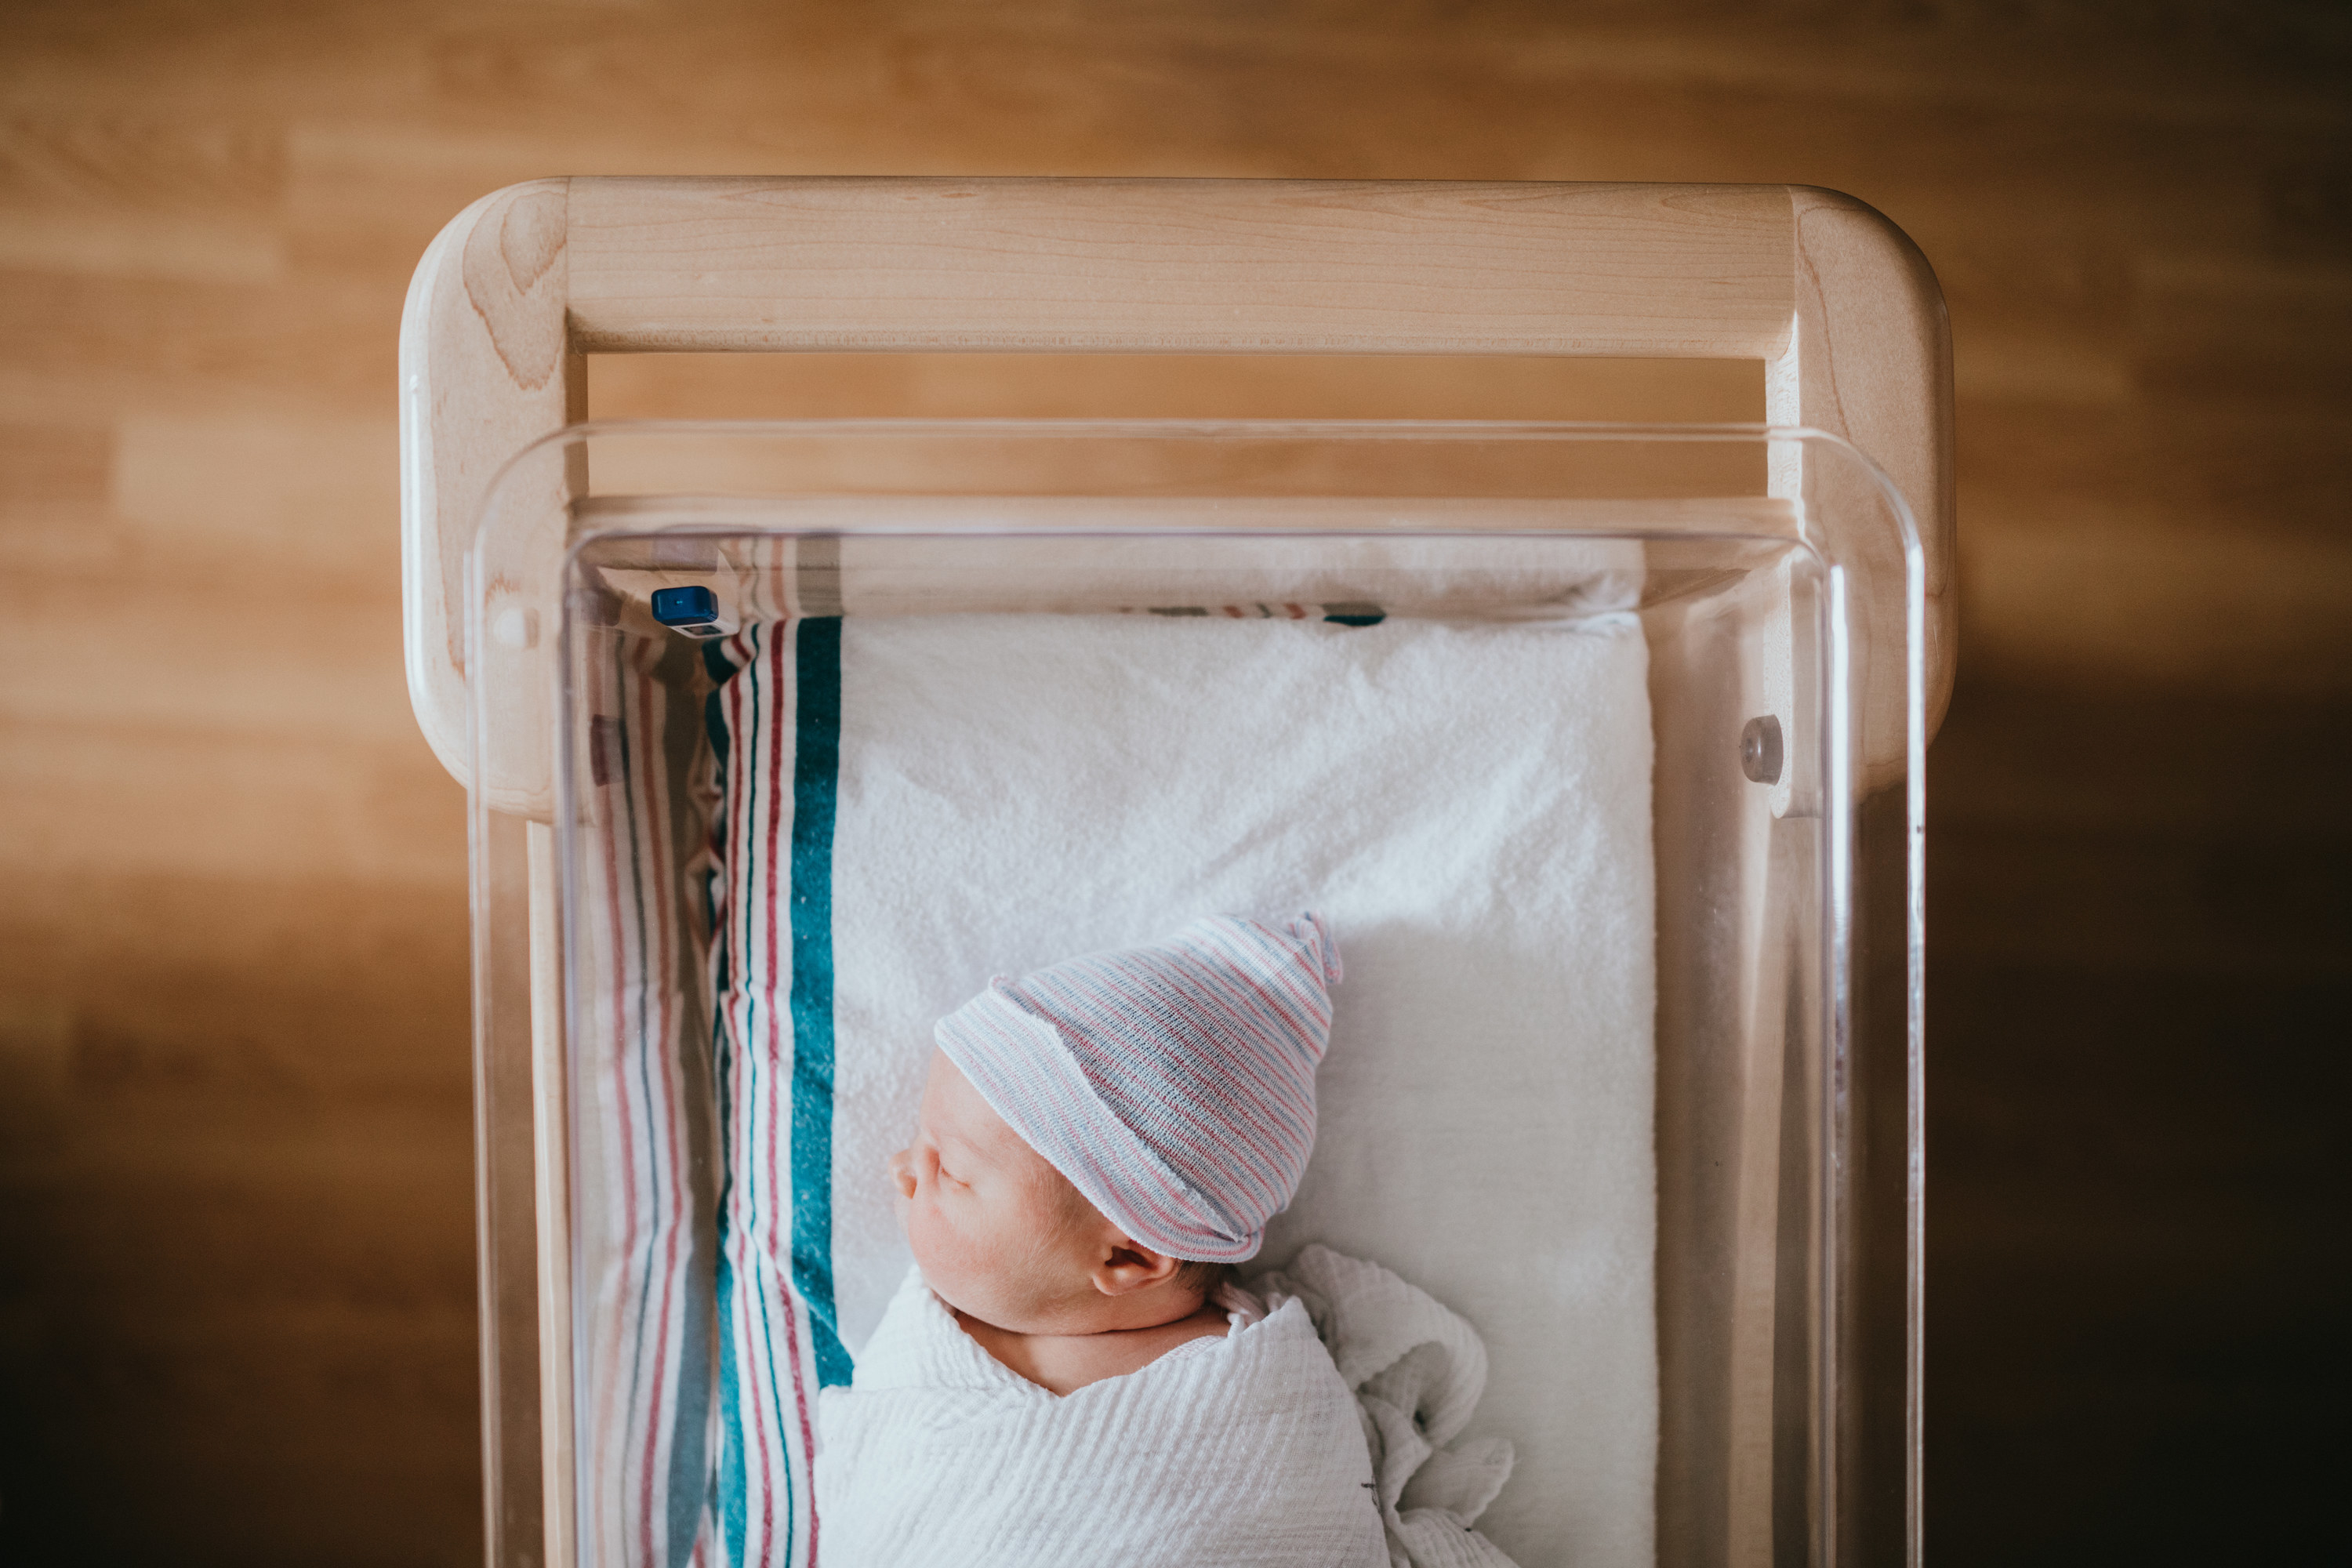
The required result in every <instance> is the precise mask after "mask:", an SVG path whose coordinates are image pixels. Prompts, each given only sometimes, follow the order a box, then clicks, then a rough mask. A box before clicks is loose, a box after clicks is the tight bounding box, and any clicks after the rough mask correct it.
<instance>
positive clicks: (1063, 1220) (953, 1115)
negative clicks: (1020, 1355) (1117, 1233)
mask: <svg viewBox="0 0 2352 1568" xmlns="http://www.w3.org/2000/svg"><path fill="white" fill-rule="evenodd" d="M890 1175H891V1179H892V1181H893V1182H894V1183H895V1184H896V1185H897V1187H898V1220H899V1223H900V1224H901V1225H903V1226H905V1227H906V1230H907V1243H908V1246H909V1247H913V1248H914V1252H915V1261H916V1262H917V1263H918V1264H919V1265H921V1267H922V1270H923V1279H924V1280H925V1281H926V1282H927V1283H928V1284H929V1286H930V1288H931V1289H932V1290H933V1291H934V1292H936V1293H937V1294H938V1295H939V1297H940V1300H943V1301H945V1302H947V1304H948V1305H949V1306H950V1307H953V1308H955V1309H956V1310H958V1311H961V1312H963V1313H965V1314H966V1315H967V1316H970V1317H973V1318H977V1319H979V1320H980V1321H982V1322H984V1323H992V1324H994V1325H995V1326H996V1327H998V1328H1000V1329H1005V1330H1008V1331H1013V1332H1015V1333H1045V1332H1054V1331H1057V1330H1058V1329H1059V1327H1060V1325H1061V1323H1062V1321H1063V1320H1064V1319H1065V1318H1066V1315H1067V1313H1068V1312H1069V1310H1071V1309H1072V1307H1073V1306H1075V1305H1080V1304H1083V1303H1085V1302H1086V1301H1087V1300H1088V1299H1089V1298H1092V1297H1094V1295H1095V1291H1094V1289H1093V1286H1092V1285H1091V1283H1090V1281H1089V1278H1088V1268H1089V1265H1090V1264H1091V1263H1092V1262H1093V1260H1094V1257H1093V1252H1092V1250H1091V1249H1090V1243H1091V1242H1093V1241H1094V1240H1095V1239H1096V1237H1095V1235H1094V1233H1095V1232H1096V1231H1097V1230H1099V1229H1100V1228H1102V1226H1103V1225H1104V1223H1105V1222H1104V1221H1103V1218H1102V1216H1101V1215H1100V1214H1099V1213H1097V1211H1096V1209H1095V1206H1094V1205H1092V1204H1090V1203H1088V1202H1087V1200H1086V1198H1085V1197H1084V1196H1083V1195H1082V1194H1080V1193H1079V1192H1078V1190H1077V1189H1076V1187H1074V1186H1072V1185H1070V1183H1069V1179H1068V1178H1067V1177H1066V1176H1064V1175H1063V1174H1062V1173H1061V1172H1059V1171H1057V1170H1055V1169H1054V1167H1053V1166H1052V1165H1051V1164H1049V1163H1046V1160H1045V1156H1044V1155H1042V1154H1040V1153H1038V1152H1037V1151H1036V1150H1034V1149H1032V1148H1031V1147H1030V1146H1029V1145H1028V1143H1027V1142H1024V1140H1023V1139H1022V1137H1021V1135H1020V1134H1019V1133H1017V1132H1015V1131H1013V1129H1012V1128H1011V1127H1009V1126H1007V1125H1006V1124H1005V1121H1004V1119H1003V1117H1001V1116H999V1115H997V1114H996V1112H995V1110H993V1109H992V1108H991V1106H990V1105H989V1103H988V1101H987V1100H983V1099H982V1098H981V1095H980V1091H979V1090H978V1089H974V1088H972V1086H971V1080H970V1079H966V1078H965V1077H964V1076H963V1074H962V1072H961V1071H960V1070H958V1068H957V1067H956V1065H955V1064H954V1063H953V1062H951V1061H950V1060H949V1059H948V1058H947V1057H946V1056H945V1055H944V1054H942V1053H940V1052H939V1051H933V1052H932V1053H931V1073H930V1079H929V1081H928V1082H927V1083H925V1084H924V1086H923V1104H922V1109H921V1110H920V1112H919V1115H918V1119H917V1125H916V1131H915V1141H914V1142H912V1143H910V1144H908V1146H907V1147H906V1148H904V1149H901V1150H899V1151H898V1152H897V1153H895V1154H893V1155H891V1156H890Z"/></svg>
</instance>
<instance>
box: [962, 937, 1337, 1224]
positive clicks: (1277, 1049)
mask: <svg viewBox="0 0 2352 1568" xmlns="http://www.w3.org/2000/svg"><path fill="white" fill-rule="evenodd" d="M1340 973H1341V970H1340V964H1339V946H1338V944H1337V943H1335V942H1333V941H1332V940H1331V933H1330V931H1329V930H1328V928H1327V927H1326V926H1325V925H1324V923H1323V921H1322V918H1321V917H1320V916H1318V915H1316V914H1313V913H1306V914H1301V915H1298V916H1297V917H1296V918H1294V919H1288V920H1265V919H1258V918H1255V917H1251V916H1243V915H1212V916H1209V917H1207V918H1205V919H1202V920H1196V921H1192V923H1191V924H1189V925H1187V926H1185V927H1184V928H1183V929H1182V930H1181V931H1177V932H1176V933H1175V934H1174V935H1172V936H1169V937H1165V938H1163V939H1161V940H1160V941H1158V942H1146V943H1144V944H1143V945H1141V946H1139V947H1123V948H1116V949H1113V950H1111V951H1109V952H1094V953H1087V954H1086V955H1085V956H1083V957H1080V958H1073V959H1067V960H1065V961H1064V962H1062V963H1056V964H1053V965H1050V966H1049V967H1047V968H1045V969H1041V970H1038V971H1037V972H1036V973H1033V974H1029V975H1024V977H1022V978H1021V979H1019V980H1012V979H1008V978H1006V977H1004V976H1002V975H1000V976H998V977H997V978H996V979H995V980H993V981H992V982H990V983H989V987H988V989H987V990H985V991H983V992H982V993H981V994H979V995H978V996H975V997H973V998H972V999H971V1001H970V1002H967V1003H965V1004H964V1005H962V1006H961V1007H959V1008H958V1009H956V1010H955V1011H954V1012H953V1013H950V1014H949V1015H948V1016H946V1017H944V1018H942V1019H940V1022H939V1026H938V1028H937V1030H936V1031H935V1033H936V1037H937V1039H938V1041H939V1046H940V1050H942V1051H944V1052H946V1053H947V1056H948V1058H949V1059H950V1061H952V1062H954V1063H955V1064H956V1066H957V1067H958V1068H960V1069H961V1071H962V1073H963V1075H964V1077H966V1078H967V1079H971V1084H972V1087H973V1088H975V1089H978V1090H979V1091H980V1093H981V1096H982V1098H983V1099H985V1100H987V1101H988V1103H989V1104H990V1105H991V1106H992V1107H993V1108H994V1110H995V1111H996V1113H997V1114H998V1115H999V1116H1002V1117H1003V1118H1004V1120H1005V1121H1006V1122H1007V1123H1008V1124H1009V1125H1010V1126H1011V1127H1012V1128H1013V1131H1015V1132H1017V1133H1019V1134H1020V1135H1021V1136H1022V1138H1024V1140H1026V1141H1027V1142H1028V1143H1029V1145H1030V1147H1032V1148H1034V1149H1035V1150H1036V1151H1037V1152H1039V1153H1040V1154H1042V1155H1044V1156H1045V1159H1046V1160H1047V1161H1048V1162H1049V1163H1051V1164H1052V1165H1053V1166H1054V1168H1055V1169H1056V1170H1058V1171H1060V1172H1061V1173H1062V1174H1063V1175H1065V1176H1066V1177H1068V1178H1069V1181H1070V1184H1072V1185H1073V1186H1075V1187H1076V1188H1077V1189H1078V1191H1079V1192H1080V1193H1082V1194H1085V1196H1086V1198H1087V1201H1088V1202H1089V1203H1091V1204H1093V1205H1095V1206H1096V1207H1097V1208H1098V1209H1100V1210H1101V1211H1102V1212H1103V1213H1104V1214H1105V1215H1108V1216H1109V1218H1110V1219H1111V1221H1112V1222H1113V1223H1114V1224H1116V1225H1118V1227H1119V1228H1120V1229H1121V1230H1123V1231H1124V1232H1126V1233H1127V1235H1128V1236H1129V1237H1130V1238H1132V1239H1133V1240H1135V1241H1138V1242H1140V1243H1141V1244H1142V1245H1144V1246H1145V1247H1150V1248H1151V1249H1152V1250H1153V1251H1155V1252H1160V1253H1165V1254H1167V1255H1169V1256H1170V1257H1173V1258H1198V1259H1206V1260H1212V1261H1216V1262H1228V1263H1230V1262H1238V1261H1240V1260H1241V1259H1243V1258H1249V1257H1252V1256H1254V1255H1255V1253H1256V1251H1257V1249H1258V1247H1259V1244H1260V1243H1261V1242H1262V1241H1263V1240H1264V1239H1265V1225H1266V1221H1268V1220H1269V1219H1271V1218H1273V1217H1274V1216H1275V1215H1276V1214H1279V1213H1280V1212H1281V1211H1282V1210H1283V1209H1284V1208H1285V1207H1286V1205H1288V1204H1289V1202H1290V1199H1291V1195H1292V1194H1294V1193H1296V1192H1297V1190H1298V1182H1299V1178H1300V1177H1301V1176H1302V1175H1304V1174H1305V1173H1306V1170H1307V1156H1308V1155H1309V1154H1310V1153H1312V1152H1314V1148H1315V1068H1316V1065H1317V1064H1318V1062H1320V1061H1321V1060H1322V1059H1323V1050H1324V1047H1325V1046H1326V1045H1327V1044H1328V1041H1329V1039H1330V1033H1331V995H1330V991H1329V987H1330V986H1331V985H1332V984H1336V983H1337V982H1338V981H1339V976H1340Z"/></svg>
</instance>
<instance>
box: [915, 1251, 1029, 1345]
mask: <svg viewBox="0 0 2352 1568" xmlns="http://www.w3.org/2000/svg"><path fill="white" fill-rule="evenodd" d="M916 1263H917V1265H918V1267H920V1268H922V1269H923V1283H924V1284H926V1285H928V1286H929V1287H930V1288H931V1294H932V1295H934V1296H937V1297H938V1298H939V1299H940V1300H942V1301H945V1302H946V1303H947V1304H948V1305H949V1306H950V1308H952V1309H953V1310H956V1311H958V1312H961V1314H963V1316H965V1317H967V1318H972V1319H976V1320H977V1321H981V1322H983V1323H986V1324H988V1325H989V1326H990V1327H991V1328H997V1329H1003V1331H1005V1332H1007V1333H1013V1334H1025V1333H1034V1331H1035V1330H1034V1328H1032V1327H1031V1325H1030V1322H1029V1321H1028V1320H1029V1319H1030V1318H1031V1317H1032V1316H1033V1314H1031V1313H1028V1312H1024V1311H1023V1310H1021V1308H1020V1306H1019V1304H1018V1303H1016V1302H1014V1301H1013V1300H1010V1299H1009V1298H1010V1294H1011V1293H1010V1292H1008V1291H1004V1290H1002V1289H991V1288H990V1287H989V1284H988V1283H987V1282H986V1281H973V1280H970V1279H958V1278H955V1277H954V1276H952V1275H951V1274H942V1273H941V1272H940V1271H939V1270H937V1269H934V1268H929V1267H928V1266H926V1265H923V1263H922V1260H921V1259H920V1258H918V1259H916Z"/></svg>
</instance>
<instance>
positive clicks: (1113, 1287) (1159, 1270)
mask: <svg viewBox="0 0 2352 1568" xmlns="http://www.w3.org/2000/svg"><path fill="white" fill-rule="evenodd" d="M1183 1267H1184V1260H1183V1259H1182V1258H1171V1257H1169V1256H1168V1255H1167V1254H1166V1253H1164V1252H1154V1251H1152V1250H1151V1248H1150V1247H1145V1246H1143V1245H1142V1244H1141V1243H1139V1242H1134V1241H1129V1239H1128V1238H1127V1237H1123V1236H1122V1237H1117V1238H1115V1239H1114V1240H1113V1241H1112V1243H1111V1245H1110V1247H1108V1250H1107V1251H1106V1252H1105V1253H1104V1255H1103V1257H1102V1258H1100V1259H1099V1260H1098V1261H1097V1263H1096V1264H1095V1266H1094V1269H1093V1273H1092V1279H1093V1280H1094V1286H1095V1289H1097V1290H1099V1291H1101V1292H1102V1293H1103V1294H1104V1295H1106V1296H1125V1295H1129V1294H1131V1293H1132V1292H1134V1291H1137V1290H1148V1289H1150V1288H1151V1287H1152V1286H1154V1285H1159V1284H1163V1283H1165V1282H1166V1281H1168V1280H1170V1279H1174V1278H1175V1277H1176V1272H1177V1270H1178V1269H1181V1268H1183Z"/></svg>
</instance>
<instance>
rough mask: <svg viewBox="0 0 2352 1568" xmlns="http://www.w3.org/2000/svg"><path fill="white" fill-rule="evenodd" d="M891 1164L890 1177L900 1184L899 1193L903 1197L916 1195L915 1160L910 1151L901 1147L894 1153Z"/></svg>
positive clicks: (890, 1160)
mask: <svg viewBox="0 0 2352 1568" xmlns="http://www.w3.org/2000/svg"><path fill="white" fill-rule="evenodd" d="M889 1166H890V1179H891V1180H892V1181H893V1182H895V1183H897V1184H898V1195H899V1196H900V1197H902V1198H911V1197H913V1196H914V1195H915V1162H914V1160H913V1159H912V1157H911V1156H910V1154H909V1152H908V1151H907V1150H905V1149H901V1150H899V1151H898V1152H897V1153H895V1154H892V1155H891V1156H890V1159H889Z"/></svg>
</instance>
